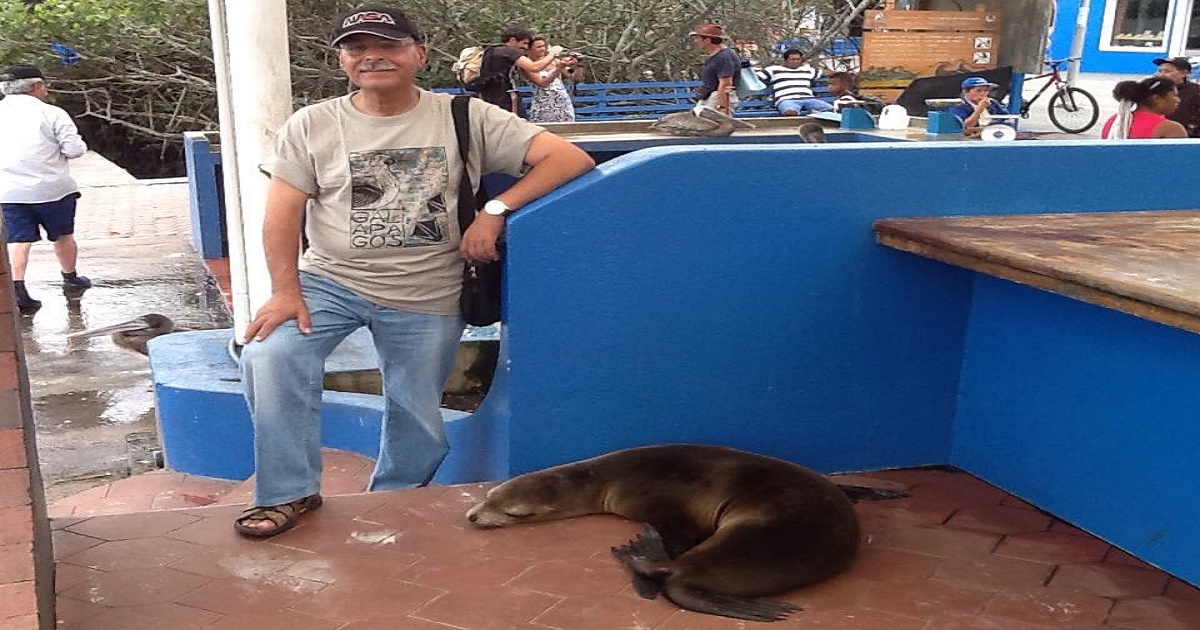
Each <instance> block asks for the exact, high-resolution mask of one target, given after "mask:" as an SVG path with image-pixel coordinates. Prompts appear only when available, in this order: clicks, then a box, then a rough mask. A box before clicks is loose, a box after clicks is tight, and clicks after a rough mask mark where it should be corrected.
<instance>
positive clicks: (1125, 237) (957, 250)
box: [874, 210, 1200, 332]
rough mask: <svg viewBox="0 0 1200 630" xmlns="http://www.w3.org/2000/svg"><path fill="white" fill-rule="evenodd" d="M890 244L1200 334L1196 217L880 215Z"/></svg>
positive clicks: (880, 235)
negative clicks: (895, 216)
mask: <svg viewBox="0 0 1200 630" xmlns="http://www.w3.org/2000/svg"><path fill="white" fill-rule="evenodd" d="M874 225H875V232H876V238H877V240H878V241H879V242H880V243H881V244H883V245H887V246H889V247H894V248H896V249H900V250H903V251H907V252H912V253H914V254H918V255H921V256H925V257H927V258H933V259H935V260H940V261H943V262H947V263H950V264H952V265H958V266H960V267H965V268H967V269H971V270H973V271H977V272H980V273H986V274H989V275H992V276H996V277H999V278H1004V279H1006V280H1012V281H1014V282H1020V283H1022V284H1027V285H1030V286H1034V287H1038V288H1041V289H1045V290H1047V291H1052V292H1054V293H1059V294H1062V295H1066V296H1069V297H1073V298H1076V299H1079V300H1083V301H1086V302H1091V303H1093V304H1098V305H1100V306H1104V307H1107V308H1113V309H1116V310H1119V311H1122V312H1125V313H1129V314H1131V315H1135V316H1137V317H1142V318H1145V319H1149V320H1152V321H1156V322H1160V323H1163V324H1167V325H1169V326H1176V327H1179V328H1184V329H1186V330H1190V331H1193V332H1200V211H1196V210H1178V211H1156V212H1111V213H1081V214H1032V215H1030V214H1027V215H1011V216H980V217H937V218H917V219H881V220H879V221H876V222H875V224H874Z"/></svg>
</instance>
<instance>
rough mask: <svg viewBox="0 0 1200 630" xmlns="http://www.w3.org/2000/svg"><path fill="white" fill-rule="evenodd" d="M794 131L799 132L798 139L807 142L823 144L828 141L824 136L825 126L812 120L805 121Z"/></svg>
mask: <svg viewBox="0 0 1200 630" xmlns="http://www.w3.org/2000/svg"><path fill="white" fill-rule="evenodd" d="M796 133H798V134H800V139H801V140H802V141H804V142H807V143H809V144H824V143H826V142H829V140H828V139H826V138H825V128H824V127H822V126H821V125H819V124H817V123H814V122H806V123H804V124H802V125H800V126H799V127H798V128H797V129H796Z"/></svg>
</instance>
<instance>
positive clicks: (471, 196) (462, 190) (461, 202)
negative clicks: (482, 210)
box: [450, 94, 478, 232]
mask: <svg viewBox="0 0 1200 630" xmlns="http://www.w3.org/2000/svg"><path fill="white" fill-rule="evenodd" d="M450 113H451V114H452V115H453V117H454V137H455V138H457V139H458V157H459V159H461V160H462V177H460V178H459V182H458V227H459V229H460V230H462V231H463V232H466V231H467V228H468V227H470V225H471V222H472V221H474V220H475V211H476V210H478V208H477V207H476V205H475V204H476V200H475V193H474V192H473V191H472V190H471V175H470V173H468V172H467V158H468V156H470V154H471V97H470V96H469V95H466V94H461V95H459V96H455V97H454V100H452V101H451V102H450Z"/></svg>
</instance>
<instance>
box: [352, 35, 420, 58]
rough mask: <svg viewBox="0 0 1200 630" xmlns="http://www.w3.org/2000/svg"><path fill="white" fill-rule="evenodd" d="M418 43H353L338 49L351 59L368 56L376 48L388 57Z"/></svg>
mask: <svg viewBox="0 0 1200 630" xmlns="http://www.w3.org/2000/svg"><path fill="white" fill-rule="evenodd" d="M416 44H417V42H415V41H413V40H411V39H409V40H405V41H391V40H389V41H384V42H377V43H373V44H364V43H362V42H353V43H350V44H338V45H337V46H336V48H337V49H338V50H340V51H342V52H344V53H346V54H347V55H350V56H351V57H361V56H363V55H365V54H367V51H368V50H370V49H372V48H374V49H376V50H378V51H379V52H381V53H383V54H385V55H388V54H391V53H397V52H400V51H402V50H404V49H406V48H408V47H409V46H415V45H416Z"/></svg>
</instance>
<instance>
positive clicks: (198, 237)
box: [183, 131, 228, 258]
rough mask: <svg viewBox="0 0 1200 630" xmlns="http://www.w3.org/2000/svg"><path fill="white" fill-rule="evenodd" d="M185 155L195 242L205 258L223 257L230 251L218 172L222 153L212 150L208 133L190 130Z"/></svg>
mask: <svg viewBox="0 0 1200 630" xmlns="http://www.w3.org/2000/svg"><path fill="white" fill-rule="evenodd" d="M183 156H184V162H185V163H186V164H187V176H188V209H189V212H190V216H191V226H192V246H193V247H195V248H196V251H198V252H200V255H201V256H203V257H205V258H224V257H225V256H226V255H228V254H227V252H226V249H227V239H226V235H225V207H224V204H223V202H222V197H223V192H222V190H221V182H220V177H219V176H218V173H219V171H220V168H221V153H220V152H219V151H213V150H212V144H211V143H210V142H209V141H208V134H207V133H205V132H199V131H189V132H187V133H185V134H184V135H183Z"/></svg>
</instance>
